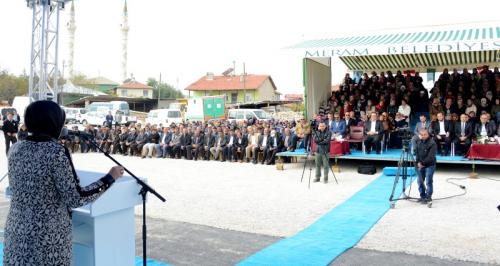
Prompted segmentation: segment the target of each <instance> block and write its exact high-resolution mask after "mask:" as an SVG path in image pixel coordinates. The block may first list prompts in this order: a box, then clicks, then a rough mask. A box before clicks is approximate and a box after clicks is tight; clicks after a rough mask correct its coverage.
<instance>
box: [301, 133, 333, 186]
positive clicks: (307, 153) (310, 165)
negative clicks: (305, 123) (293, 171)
mask: <svg viewBox="0 0 500 266" xmlns="http://www.w3.org/2000/svg"><path fill="white" fill-rule="evenodd" d="M313 135H314V134H313ZM313 140H314V139H313V138H311V140H310V141H309V145H308V146H309V150H308V149H307V148H308V147H307V146H306V158H305V160H304V167H303V168H302V176H301V178H300V182H301V183H302V180H303V179H304V173H305V172H306V167H307V164H308V162H309V155H311V153H312V142H313ZM304 146H305V145H304ZM313 164H314V160H313V161H311V163H310V164H309V184H308V186H307V187H308V188H309V189H310V188H311V174H312V167H313ZM328 168H329V169H330V172H331V173H332V175H333V179H335V183H337V184H338V183H339V182H338V180H337V177H336V176H335V173H334V172H333V170H332V167H331V166H330V163H328Z"/></svg>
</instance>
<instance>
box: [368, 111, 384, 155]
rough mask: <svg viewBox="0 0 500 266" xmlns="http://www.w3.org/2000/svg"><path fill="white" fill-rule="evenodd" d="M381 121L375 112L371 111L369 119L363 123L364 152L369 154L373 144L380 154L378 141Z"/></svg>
mask: <svg viewBox="0 0 500 266" xmlns="http://www.w3.org/2000/svg"><path fill="white" fill-rule="evenodd" d="M382 130H383V129H382V122H380V120H379V119H378V116H377V113H376V112H372V113H371V114H370V120H368V121H367V122H366V123H365V130H364V131H365V134H364V135H365V140H364V143H365V152H366V153H367V154H370V152H371V150H372V149H373V146H375V150H376V151H377V154H380V141H381V134H382Z"/></svg>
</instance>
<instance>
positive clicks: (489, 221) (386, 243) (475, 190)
mask: <svg viewBox="0 0 500 266" xmlns="http://www.w3.org/2000/svg"><path fill="white" fill-rule="evenodd" d="M457 168H459V169H457ZM460 169H461V170H462V171H460ZM466 169H467V168H463V167H457V166H447V167H440V168H438V170H437V172H436V174H435V176H434V177H435V178H434V189H435V194H434V196H433V197H434V198H438V197H444V196H448V195H453V194H455V193H459V192H460V189H458V188H456V187H454V186H452V185H449V184H448V183H446V182H445V179H446V178H448V177H458V178H460V177H465V176H467V174H468V170H466ZM498 173H499V172H498V167H496V168H495V167H488V168H487V169H484V167H483V170H482V171H481V172H480V177H481V176H482V177H496V178H500V175H499V174H498ZM456 182H457V183H461V184H463V185H465V186H466V187H467V194H466V195H465V196H463V197H457V198H453V199H446V200H440V201H437V200H434V201H433V207H432V208H431V209H429V208H427V207H426V206H425V205H419V204H417V203H415V202H409V201H400V202H399V203H398V204H397V205H396V208H395V209H393V210H390V211H389V212H388V213H387V214H386V215H385V216H384V217H383V218H382V219H381V220H380V222H379V223H377V224H376V225H375V226H374V227H373V228H372V230H371V231H370V232H369V233H368V234H367V235H366V236H365V237H364V238H363V240H362V241H361V242H360V243H359V244H358V246H357V247H359V248H364V249H372V250H379V251H391V252H404V253H409V254H417V255H425V256H432V257H438V258H443V259H456V260H462V261H474V262H482V263H495V264H500V213H499V212H498V210H497V208H496V206H497V205H498V204H500V182H495V181H491V180H487V179H466V180H464V181H456ZM412 195H414V196H417V195H418V193H417V186H416V184H415V183H414V185H413V187H412Z"/></svg>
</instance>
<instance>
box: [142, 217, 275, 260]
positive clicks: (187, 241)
mask: <svg viewBox="0 0 500 266" xmlns="http://www.w3.org/2000/svg"><path fill="white" fill-rule="evenodd" d="M141 221H142V218H141V217H137V220H136V225H137V229H136V230H137V234H136V247H137V249H136V250H137V255H138V256H142V235H141V231H140V228H141ZM148 231H149V233H148V236H149V237H148V241H149V242H148V257H151V258H154V259H155V260H158V261H162V262H168V263H170V264H173V265H207V266H209V265H214V266H222V265H234V264H236V263H238V262H239V261H241V260H243V259H244V258H246V257H248V256H250V255H251V254H253V253H255V252H257V251H259V250H261V249H263V248H264V247H266V246H268V245H270V244H272V243H274V242H276V241H278V240H279V238H277V237H272V236H265V235H258V234H251V233H244V232H238V231H232V230H224V229H218V228H215V227H210V226H204V225H195V224H189V223H183V222H174V221H167V220H163V219H155V218H148Z"/></svg>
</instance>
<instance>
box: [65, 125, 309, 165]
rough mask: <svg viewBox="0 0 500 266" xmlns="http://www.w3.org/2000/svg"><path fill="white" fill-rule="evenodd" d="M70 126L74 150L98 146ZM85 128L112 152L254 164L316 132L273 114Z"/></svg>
mask: <svg viewBox="0 0 500 266" xmlns="http://www.w3.org/2000/svg"><path fill="white" fill-rule="evenodd" d="M68 130H78V128H77V127H76V126H74V127H73V128H66V127H65V129H64V130H63V133H62V134H61V137H60V140H59V141H60V142H61V144H63V145H65V146H66V147H67V148H68V149H69V150H70V151H71V152H82V153H87V152H96V151H98V149H97V148H95V146H93V145H92V143H90V142H89V140H87V139H81V138H80V137H78V136H75V135H70V134H68V133H67V132H68ZM84 131H85V133H87V134H90V135H92V136H93V138H94V140H95V142H96V143H97V145H98V146H99V147H100V148H101V149H102V150H103V151H105V152H109V153H110V154H121V155H124V156H140V157H142V158H146V157H148V158H152V157H153V156H155V157H157V158H171V159H181V158H183V159H186V160H195V161H196V160H207V161H208V160H217V161H222V162H224V161H228V162H252V163H254V164H257V163H261V164H274V163H275V161H276V154H277V153H278V152H283V151H291V152H293V151H294V150H295V149H296V147H298V146H299V147H302V148H303V147H306V142H309V139H310V134H311V131H310V125H309V123H308V122H307V120H306V119H300V120H299V121H298V122H294V121H292V122H288V121H280V122H278V121H273V120H271V121H269V122H247V121H245V122H243V123H229V122H227V121H225V120H219V121H211V122H210V123H205V122H203V123H202V122H189V123H180V124H177V125H176V124H171V125H169V126H165V127H162V126H161V125H159V126H158V125H150V124H145V125H141V124H131V125H129V126H114V125H106V126H98V127H94V126H92V125H88V126H86V128H85V130H84Z"/></svg>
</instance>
